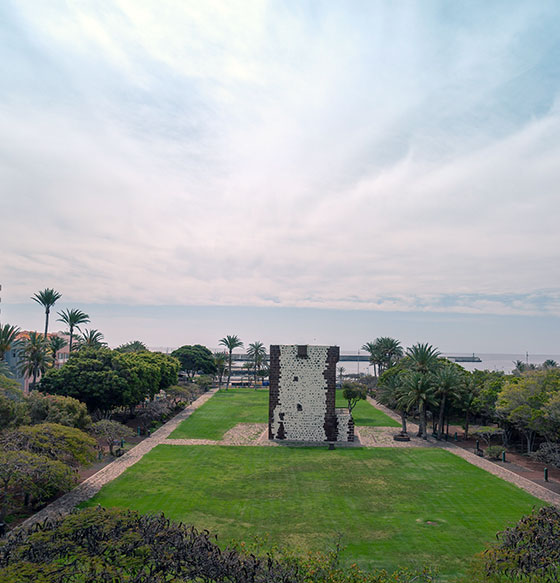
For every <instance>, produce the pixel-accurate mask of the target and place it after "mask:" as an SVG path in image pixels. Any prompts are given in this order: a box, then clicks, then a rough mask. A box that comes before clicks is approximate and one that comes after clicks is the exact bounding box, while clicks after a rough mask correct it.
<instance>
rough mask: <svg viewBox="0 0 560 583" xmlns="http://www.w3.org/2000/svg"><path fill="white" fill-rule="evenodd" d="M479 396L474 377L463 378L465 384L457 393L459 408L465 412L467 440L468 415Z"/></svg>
mask: <svg viewBox="0 0 560 583" xmlns="http://www.w3.org/2000/svg"><path fill="white" fill-rule="evenodd" d="M479 394H480V392H479V388H478V386H477V384H476V382H475V379H474V375H473V374H472V373H471V374H469V375H467V376H466V377H465V382H464V383H463V386H462V390H461V392H460V393H459V403H460V407H461V410H462V411H464V412H465V439H468V438H469V424H470V415H471V411H472V410H473V406H474V403H475V401H476V399H477V398H478V396H479Z"/></svg>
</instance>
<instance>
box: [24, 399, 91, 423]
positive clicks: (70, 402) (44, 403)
mask: <svg viewBox="0 0 560 583" xmlns="http://www.w3.org/2000/svg"><path fill="white" fill-rule="evenodd" d="M27 402H28V404H29V414H30V415H31V422H32V423H34V424H35V423H59V424H60V425H66V426H68V427H76V428H77V429H81V430H82V431H87V429H88V428H89V427H90V425H91V417H90V416H89V415H88V412H87V407H86V406H85V403H81V402H80V401H78V399H74V398H73V397H64V396H62V395H43V394H42V393H39V392H38V391H33V392H32V393H31V395H29V397H28V401H27Z"/></svg>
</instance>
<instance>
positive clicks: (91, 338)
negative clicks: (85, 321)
mask: <svg viewBox="0 0 560 583" xmlns="http://www.w3.org/2000/svg"><path fill="white" fill-rule="evenodd" d="M103 338H104V336H103V334H101V332H99V330H95V329H93V328H92V329H91V330H88V329H87V328H85V329H84V332H83V334H81V335H80V336H78V341H79V343H80V348H84V347H87V348H103V346H107V342H103Z"/></svg>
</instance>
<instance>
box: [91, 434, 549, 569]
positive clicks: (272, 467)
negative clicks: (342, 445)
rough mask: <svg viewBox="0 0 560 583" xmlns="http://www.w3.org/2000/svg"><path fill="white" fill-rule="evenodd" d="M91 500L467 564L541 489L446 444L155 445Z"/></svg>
mask: <svg viewBox="0 0 560 583" xmlns="http://www.w3.org/2000/svg"><path fill="white" fill-rule="evenodd" d="M89 504H91V505H95V504H101V505H103V506H108V507H109V506H120V507H126V508H134V509H137V510H139V511H141V512H149V511H153V512H164V513H165V514H166V515H167V516H169V517H170V518H173V519H177V520H182V521H185V522H188V523H193V524H195V525H196V526H198V527H199V528H207V529H209V530H210V531H212V532H215V533H218V535H219V537H220V540H221V541H222V542H227V541H229V540H230V539H231V538H235V539H237V540H246V541H249V540H252V538H253V537H254V536H255V535H264V534H265V533H268V534H269V540H270V542H271V543H279V544H281V545H286V546H289V547H291V548H293V549H298V550H300V551H305V550H306V549H317V550H326V549H327V548H328V547H329V545H330V544H332V543H333V541H334V539H335V537H336V534H337V533H341V534H342V536H343V539H342V540H343V544H344V545H346V550H345V551H344V555H343V556H344V559H345V560H346V561H347V562H357V563H358V564H360V565H361V566H362V567H365V568H373V567H383V568H387V569H394V568H396V567H397V566H399V565H401V566H403V565H405V566H406V565H408V566H417V565H419V564H422V563H425V564H429V565H435V564H437V565H439V566H440V568H441V569H442V573H444V574H447V576H450V575H452V574H454V573H457V572H459V571H461V569H462V568H464V567H465V564H466V562H467V561H468V559H469V558H470V557H472V556H473V555H474V554H475V553H477V552H479V551H481V550H482V549H483V548H484V544H485V543H486V542H490V541H492V540H493V539H494V536H495V533H496V532H497V531H498V530H500V529H503V528H504V527H506V526H507V525H508V524H510V523H512V522H514V521H516V520H518V519H519V518H520V517H521V516H522V515H523V514H525V513H528V512H529V511H530V510H531V508H532V506H534V505H540V504H542V503H540V502H539V501H538V500H537V499H535V498H533V497H532V496H530V495H529V494H526V493H525V492H523V491H521V490H519V489H518V488H516V487H514V486H513V485H511V484H508V483H506V482H503V481H502V480H500V479H498V478H496V477H494V476H492V475H490V474H488V473H486V472H484V471H483V470H481V469H479V468H476V467H474V466H471V465H470V464H468V463H467V462H465V461H464V460H463V459H461V458H458V457H456V456H454V455H453V454H451V453H449V452H446V451H443V450H439V449H390V448H376V449H366V448H356V449H337V450H334V451H328V450H327V449H326V448H325V449H322V448H321V449H317V448H290V447H225V446H172V445H159V446H157V447H156V448H155V449H154V450H152V451H151V452H150V453H149V454H148V455H146V456H145V457H144V458H143V459H142V460H141V461H139V462H138V463H137V464H136V465H134V466H132V467H131V468H129V469H128V470H127V471H126V472H125V473H124V474H123V475H121V476H120V477H119V478H117V479H116V480H115V481H113V482H111V483H109V484H108V485H106V486H105V487H104V488H103V489H102V490H101V492H100V493H99V494H98V495H97V496H95V497H94V498H93V499H92V500H91V501H90V502H89Z"/></svg>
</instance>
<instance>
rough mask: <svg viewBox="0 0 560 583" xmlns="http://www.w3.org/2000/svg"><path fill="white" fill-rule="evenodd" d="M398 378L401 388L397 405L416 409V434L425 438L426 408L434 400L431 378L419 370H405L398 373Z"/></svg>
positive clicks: (406, 408)
mask: <svg viewBox="0 0 560 583" xmlns="http://www.w3.org/2000/svg"><path fill="white" fill-rule="evenodd" d="M399 380H400V385H401V387H400V388H401V390H402V393H401V395H400V398H399V405H400V406H401V407H403V408H404V409H405V410H407V411H409V410H410V409H413V408H417V409H418V413H419V417H420V422H419V424H418V426H419V431H418V435H419V437H423V438H424V439H427V438H428V434H427V429H426V428H427V425H428V421H427V408H428V405H429V404H431V403H433V400H434V389H433V384H432V378H431V376H430V375H426V374H422V373H421V372H407V373H404V374H402V375H399Z"/></svg>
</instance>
